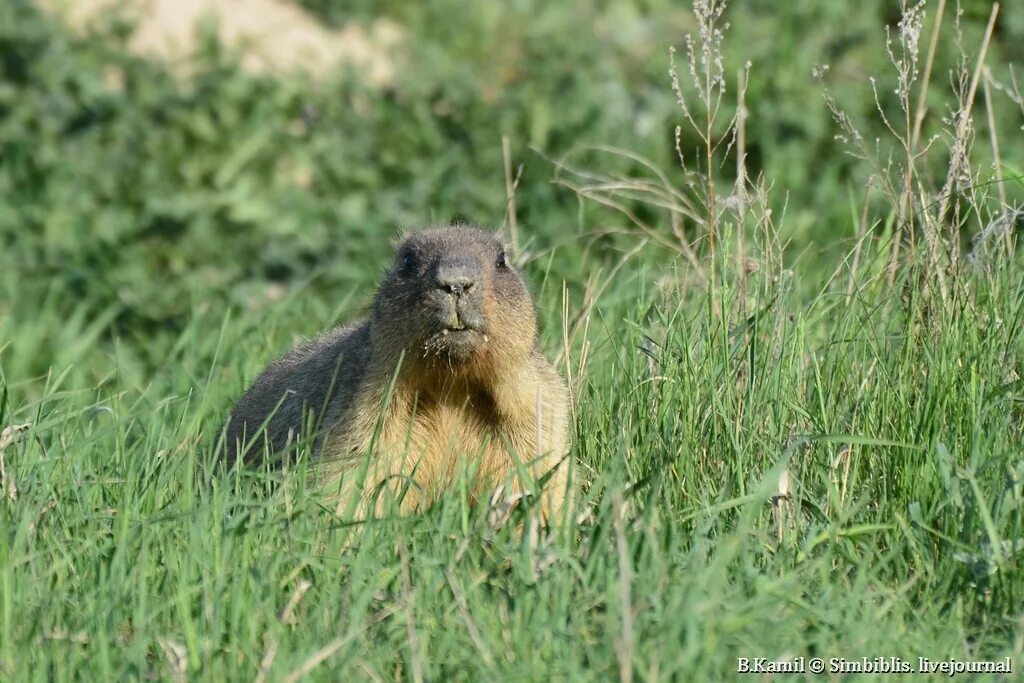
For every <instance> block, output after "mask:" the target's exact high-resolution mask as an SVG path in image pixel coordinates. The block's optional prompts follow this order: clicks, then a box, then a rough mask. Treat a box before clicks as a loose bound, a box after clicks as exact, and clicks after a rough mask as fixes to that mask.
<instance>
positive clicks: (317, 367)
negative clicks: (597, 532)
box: [225, 226, 569, 520]
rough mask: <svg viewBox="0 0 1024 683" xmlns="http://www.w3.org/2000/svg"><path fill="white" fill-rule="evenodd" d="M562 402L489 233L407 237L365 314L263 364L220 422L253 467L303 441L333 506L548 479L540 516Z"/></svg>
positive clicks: (565, 424)
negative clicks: (461, 480) (462, 484)
mask: <svg viewBox="0 0 1024 683" xmlns="http://www.w3.org/2000/svg"><path fill="white" fill-rule="evenodd" d="M568 408H569V396H568V390H567V388H566V385H565V383H564V381H563V380H562V378H561V377H560V376H559V374H558V372H557V371H556V370H555V369H554V367H553V366H552V365H551V364H550V363H549V362H548V361H547V360H546V359H545V358H544V356H543V355H542V354H541V352H540V351H539V350H538V348H537V339H536V317H535V313H534V308H533V300H532V298H531V297H530V294H529V291H528V290H527V288H526V285H525V284H524V282H523V280H522V278H521V277H520V275H519V273H518V272H516V270H515V269H514V268H513V267H512V265H511V264H510V263H509V261H508V257H507V254H506V249H505V245H504V244H503V242H502V241H501V240H500V239H499V238H498V237H497V236H496V235H495V234H494V233H492V232H489V231H486V230H483V229H480V228H475V227H467V226H451V227H441V228H433V229H428V230H424V231H421V232H415V233H412V234H410V235H408V236H406V237H405V238H404V239H403V240H402V241H401V242H400V243H399V244H398V246H397V248H396V253H395V259H394V263H393V264H392V266H391V268H390V269H389V270H388V272H387V273H386V275H385V276H384V279H383V281H382V283H381V284H380V287H379V289H378V291H377V294H376V298H375V300H374V302H373V307H372V311H371V313H370V315H369V317H368V318H366V319H363V320H360V321H357V322H354V323H352V324H349V325H346V326H343V327H339V328H336V329H334V330H332V331H330V332H327V333H326V334H324V335H322V336H320V337H319V338H317V339H314V340H313V341H311V342H309V343H306V344H303V345H301V346H298V347H297V348H294V349H292V350H291V351H290V352H289V353H288V354H286V355H285V356H284V357H283V358H281V359H279V360H277V361H275V362H273V363H271V365H270V366H269V367H268V368H267V369H266V370H264V371H263V373H262V374H261V375H260V376H259V377H258V378H257V379H256V381H255V382H254V383H253V385H252V386H251V387H250V388H249V390H248V391H246V392H245V394H244V395H243V396H242V398H241V400H239V402H238V404H237V405H236V406H235V407H234V409H233V410H232V412H231V416H230V418H229V419H228V424H227V426H226V428H225V431H226V438H227V449H226V450H227V457H228V458H229V459H230V460H232V461H233V460H234V459H236V458H239V457H241V458H244V459H245V460H246V461H249V462H251V461H252V460H254V459H255V458H256V457H257V456H260V455H263V454H266V453H272V454H278V455H281V456H284V457H286V455H285V451H287V450H288V449H289V447H290V446H292V445H293V444H294V443H295V442H297V441H298V440H299V439H300V437H301V436H302V435H306V436H308V437H309V439H310V444H311V447H312V453H313V457H314V458H315V460H316V462H317V466H316V469H317V470H318V471H319V472H320V475H319V477H318V478H319V479H320V481H321V483H323V484H324V485H325V490H329V491H332V492H334V491H336V492H337V493H338V498H337V500H336V501H332V502H333V503H334V504H335V505H336V508H337V510H338V512H346V511H349V512H357V513H361V514H366V513H370V512H380V511H381V509H382V508H381V502H382V499H383V498H384V496H381V495H380V494H381V493H382V492H390V493H391V495H396V494H397V495H399V496H400V497H401V498H400V500H401V502H400V510H401V511H402V512H403V513H405V512H411V511H414V510H418V509H423V508H424V507H426V506H428V505H429V504H431V503H432V502H434V501H435V500H436V499H437V498H438V497H439V495H440V494H441V493H443V492H444V491H445V490H446V489H448V488H449V487H451V486H452V485H453V484H454V483H455V481H456V477H457V476H459V475H460V473H462V474H463V475H464V476H468V477H469V479H467V480H465V481H468V482H469V483H470V490H469V493H470V496H471V501H473V502H478V501H486V500H487V498H488V497H489V496H490V495H491V494H492V492H493V491H494V490H495V489H496V488H497V487H498V486H504V487H505V489H504V490H505V491H506V492H509V493H511V492H522V491H524V490H529V488H530V487H532V486H533V485H534V484H535V483H538V482H541V481H544V482H545V484H544V489H543V493H542V495H541V498H540V501H539V502H540V505H539V509H540V512H541V514H542V515H543V516H544V517H545V518H547V519H548V520H551V519H552V517H553V516H554V515H555V514H556V513H557V512H558V511H559V510H560V509H561V508H562V506H563V503H564V501H565V499H566V496H567V493H568V492H567V486H568V481H567V480H568V476H567V475H568V468H569V463H568V450H569V411H568Z"/></svg>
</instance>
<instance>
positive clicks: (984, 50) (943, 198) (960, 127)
mask: <svg viewBox="0 0 1024 683" xmlns="http://www.w3.org/2000/svg"><path fill="white" fill-rule="evenodd" d="M998 15H999V3H998V2H996V3H993V5H992V12H991V13H990V14H989V17H988V25H987V26H986V27H985V37H984V38H983V39H982V41H981V51H980V52H979V53H978V62H977V64H976V65H975V67H974V75H973V76H972V77H971V85H970V87H969V88H968V90H967V97H966V99H965V100H964V104H963V110H962V111H961V112H960V113H959V117H958V118H957V124H956V131H955V134H956V137H957V139H961V138H962V137H964V136H966V135H967V130H968V122H969V121H970V120H971V110H972V109H973V108H974V96H975V94H976V93H977V92H978V82H979V81H980V80H981V73H982V69H983V68H984V66H985V57H986V56H987V55H988V46H989V44H990V43H991V42H992V31H993V30H994V29H995V26H996V17H997V16H998ZM954 182H955V176H954V174H953V173H950V174H949V176H948V177H947V178H946V184H945V186H944V187H943V188H942V194H941V195H940V197H939V202H940V204H939V212H938V214H937V215H936V221H935V223H936V226H941V225H942V221H943V220H944V219H945V217H946V212H947V211H949V205H950V202H951V201H952V197H953V183H954ZM952 261H953V264H952V265H953V266H954V267H955V266H956V265H957V263H956V261H957V259H956V256H955V254H954V255H953V258H952Z"/></svg>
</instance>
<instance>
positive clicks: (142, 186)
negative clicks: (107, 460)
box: [0, 0, 1024, 379]
mask: <svg viewBox="0 0 1024 683" xmlns="http://www.w3.org/2000/svg"><path fill="white" fill-rule="evenodd" d="M301 5H302V6H303V7H304V8H305V9H306V10H308V11H309V12H311V13H312V14H313V15H314V16H316V17H317V18H318V19H320V20H321V21H323V22H324V23H325V24H326V25H359V24H360V23H362V24H366V23H368V22H370V21H372V20H374V19H376V18H378V17H380V16H386V17H388V18H389V19H391V20H393V21H394V22H396V24H397V25H399V26H401V27H402V28H403V30H404V31H405V32H406V37H407V39H406V40H405V41H404V43H403V45H402V46H401V48H400V50H398V51H397V52H396V63H397V65H398V68H397V72H396V76H395V78H394V79H393V80H392V81H391V82H390V83H389V84H388V85H386V86H384V87H371V86H369V85H367V84H365V83H364V82H363V81H362V79H360V76H359V74H358V73H357V72H355V71H353V70H348V69H339V70H338V72H337V73H335V74H332V75H330V76H329V77H327V78H323V79H319V80H313V79H310V78H304V77H302V76H299V75H295V76H289V77H274V76H267V75H263V76H255V75H252V74H249V73H246V72H244V71H243V70H242V69H241V68H240V66H239V55H238V54H237V52H236V51H232V50H228V49H225V48H223V47H222V46H220V45H218V44H217V41H216V39H215V38H214V37H213V35H212V34H210V35H209V36H207V37H206V39H205V40H204V41H203V42H202V49H201V50H200V52H199V54H198V55H196V56H195V58H194V60H193V61H194V63H193V64H191V65H190V66H191V72H192V74H193V75H192V76H191V77H190V78H187V79H183V78H180V77H178V76H175V75H174V74H172V73H171V72H170V71H169V70H168V68H167V66H166V65H164V64H160V63H157V62H155V61H151V60H146V59H142V58H138V57H134V56H131V55H130V54H129V53H128V52H127V51H126V49H125V45H126V42H127V40H128V36H129V35H130V27H129V26H128V25H126V24H125V23H124V22H119V21H111V22H109V24H108V25H106V26H105V27H104V28H103V29H102V30H101V31H100V32H99V33H98V34H96V33H94V34H90V35H81V34H75V33H72V32H70V31H69V30H68V29H67V28H65V27H64V26H63V25H62V24H61V23H60V22H58V21H57V20H55V19H53V18H52V17H50V16H48V15H46V14H44V13H42V12H41V11H40V10H39V9H38V8H37V7H36V5H35V4H33V3H32V2H29V0H5V2H3V3H0V318H4V319H6V320H5V321H4V322H0V348H2V347H3V346H4V342H3V339H2V336H5V335H3V333H4V332H6V335H10V334H11V331H12V330H14V329H18V330H19V332H21V333H22V334H25V330H26V329H28V328H30V327H31V326H32V325H33V320H34V319H35V318H36V317H37V315H38V312H39V310H41V308H45V307H51V308H54V309H56V310H58V311H59V312H60V314H61V315H62V316H64V318H65V320H66V322H67V324H66V325H65V326H63V328H62V329H51V328H52V326H48V327H45V328H44V327H43V326H40V329H39V330H38V334H37V335H36V337H35V338H36V340H37V342H38V343H37V344H35V345H33V346H32V347H31V348H25V345H22V348H21V349H8V350H7V351H6V353H7V355H8V360H9V361H10V358H11V357H12V356H17V361H16V362H14V361H11V362H10V363H9V364H8V368H11V367H16V368H17V369H18V374H19V375H20V378H21V379H25V378H27V377H29V376H34V375H36V376H38V375H41V374H43V373H45V372H46V371H47V369H48V368H49V367H51V366H52V365H54V364H55V361H56V360H57V359H63V360H69V358H67V356H66V352H67V349H68V347H69V340H71V339H73V340H76V341H75V344H72V346H75V347H76V348H77V347H79V346H81V347H83V348H82V349H81V352H82V353H93V352H96V350H97V349H98V350H99V352H101V353H102V352H104V351H103V349H105V348H108V347H109V345H111V344H113V343H114V340H120V341H121V343H122V349H121V353H122V354H124V355H125V356H126V357H128V358H129V359H131V361H132V362H133V363H134V364H135V366H136V367H137V368H138V369H139V371H140V373H142V376H145V375H146V373H148V372H150V371H151V370H152V369H154V368H157V367H159V366H160V365H161V364H162V363H163V362H164V359H165V358H166V355H167V353H168V350H169V345H171V344H172V343H174V341H175V340H176V339H179V337H180V335H181V333H182V330H183V329H184V328H185V327H186V326H187V324H188V321H189V316H190V315H191V312H192V311H193V310H194V309H195V307H196V305H197V303H199V304H202V306H203V309H202V310H208V311H210V312H211V314H212V315H214V316H221V315H223V314H224V312H225V311H227V310H228V308H229V307H231V306H242V307H245V308H249V309H257V310H258V309H259V308H261V307H263V306H266V305H267V304H268V303H270V302H272V301H273V300H275V299H279V298H281V297H282V296H286V295H287V294H288V292H291V291H294V288H295V287H297V286H300V285H301V287H302V291H303V297H307V298H311V299H312V300H313V301H316V302H322V304H323V305H322V307H321V309H320V313H319V314H318V315H319V317H320V318H321V320H320V322H325V321H326V322H331V321H329V320H326V319H327V318H331V317H345V316H349V315H352V314H353V313H354V312H355V311H356V310H357V309H358V308H359V307H360V305H363V304H365V302H366V301H367V300H368V297H369V295H370V290H369V289H368V286H369V285H370V283H372V282H373V281H374V280H375V279H376V277H377V276H378V274H379V272H380V268H381V267H382V264H383V263H386V260H387V252H388V248H389V242H390V240H391V239H392V238H393V237H394V235H395V234H396V232H397V231H398V230H400V229H403V228H409V227H414V226H419V225H423V224H426V223H431V222H437V221H445V220H448V219H450V218H453V217H460V218H468V219H470V220H474V221H478V222H481V223H486V224H492V225H501V224H502V223H503V221H504V219H505V216H506V205H507V202H506V191H505V178H504V171H503V161H504V160H503V154H502V138H503V137H507V138H508V139H509V142H510V150H511V162H512V167H513V169H514V170H515V169H517V168H520V169H521V171H520V172H521V176H520V177H519V181H518V185H517V188H516V209H517V216H518V221H519V224H520V226H521V232H522V234H523V235H524V236H525V237H526V239H525V241H526V243H527V244H526V247H527V251H528V253H529V254H531V255H533V256H535V257H536V256H538V255H540V254H544V255H545V258H535V259H534V260H533V263H535V264H539V265H537V267H533V266H531V267H530V269H529V270H530V274H531V277H533V278H535V280H536V279H538V278H540V277H541V270H542V269H543V270H546V269H550V273H549V275H550V276H551V277H552V278H553V279H554V281H555V282H560V281H561V280H562V279H565V280H567V281H568V282H569V283H570V285H569V286H570V289H571V290H572V289H574V288H577V287H578V283H580V282H581V281H582V279H583V278H584V275H585V272H586V270H587V269H588V268H591V267H593V264H594V263H595V261H592V260H585V259H582V258H581V257H580V254H581V250H579V249H554V250H552V251H551V252H550V256H551V258H550V259H549V258H547V255H548V252H547V251H546V250H548V249H551V248H552V247H558V246H560V245H566V244H570V243H573V242H575V241H576V240H577V239H578V238H579V237H580V236H584V237H588V238H591V239H588V240H587V241H586V242H585V244H586V245H587V246H588V254H589V258H593V259H599V260H600V259H609V260H613V259H617V258H618V254H617V251H618V250H619V249H620V248H621V242H620V241H617V240H616V239H612V238H607V237H603V236H602V235H604V234H605V233H604V232H602V230H603V229H605V228H613V227H617V226H624V227H625V226H626V224H625V223H624V221H623V219H622V218H621V217H620V216H618V215H617V214H614V213H610V212H608V211H607V210H606V209H603V208H602V207H600V206H598V205H596V204H594V203H589V202H582V203H581V202H580V200H579V199H578V198H577V197H576V195H574V194H573V192H571V191H570V190H567V189H565V188H563V187H559V186H557V185H555V184H553V183H552V182H551V178H552V175H553V169H554V165H553V164H554V160H557V159H558V158H560V157H562V156H563V155H565V154H568V153H570V152H574V151H578V150H580V149H582V148H585V147H587V146H590V145H610V146H616V147H620V148H623V149H627V150H630V151H631V152H632V153H635V154H637V155H641V156H643V157H645V158H647V159H649V160H650V161H651V162H652V163H653V164H655V165H656V166H658V167H659V168H661V169H662V170H664V171H665V172H666V173H667V174H668V177H669V178H670V179H673V180H678V182H679V184H680V186H682V185H683V184H684V183H683V173H682V170H681V169H680V168H679V163H678V158H677V154H676V151H675V149H674V129H675V126H676V125H677V124H679V123H681V121H682V115H681V113H680V111H679V108H678V106H677V104H676V102H675V96H674V94H673V92H672V90H671V88H670V82H669V78H668V68H669V62H668V59H669V47H670V46H672V45H677V46H679V45H681V43H682V38H683V36H684V35H685V34H686V33H687V32H691V31H693V30H694V29H695V25H694V23H693V17H692V14H691V11H690V10H689V8H687V7H685V6H681V5H679V3H673V2H668V1H667V0H635V1H624V0H605V1H597V0H574V1H573V2H565V3H549V2H541V1H539V0H517V1H514V2H481V3H464V2H456V1H454V0H433V1H432V2H423V3H407V2H397V1H388V2H380V3H378V2H340V1H337V0H301ZM962 8H963V15H962V19H961V24H962V29H963V33H964V38H963V42H964V44H965V45H966V46H969V47H971V48H974V47H975V46H976V45H977V44H978V43H979V42H980V35H981V33H982V31H983V28H984V25H985V22H986V20H987V18H988V12H989V8H990V3H989V2H987V1H986V0H969V1H966V2H964V3H963V4H962ZM951 11H952V10H951ZM726 17H727V20H728V22H729V24H730V29H729V31H728V34H727V38H726V44H725V53H726V55H727V57H728V58H729V59H730V62H729V63H728V64H727V65H726V73H727V74H730V75H732V74H736V73H737V72H738V71H739V70H740V69H741V68H742V67H743V65H744V63H746V62H748V61H749V62H750V64H751V70H750V77H749V86H748V89H747V93H746V101H747V107H748V109H749V111H750V117H749V119H748V120H747V150H748V155H749V158H748V169H749V172H750V173H751V174H752V175H757V174H763V175H764V177H765V178H767V179H769V181H770V182H771V183H772V185H773V190H772V195H771V201H772V202H773V203H774V205H775V206H777V207H778V208H779V209H780V210H781V209H785V221H784V222H783V224H782V229H783V234H782V237H783V240H784V242H785V243H786V244H787V254H788V255H789V256H788V258H797V257H799V255H800V254H805V253H807V252H808V250H812V251H813V252H815V253H818V252H821V251H823V250H831V249H839V250H843V249H847V248H849V245H850V244H851V242H852V240H853V228H852V227H851V224H850V204H849V202H848V201H847V199H848V197H850V196H851V193H852V194H853V195H857V196H862V195H863V191H864V190H863V188H864V183H865V179H866V178H867V174H868V172H869V171H870V168H868V167H867V166H866V165H865V164H863V163H862V162H860V161H858V160H857V159H854V158H852V157H851V156H850V155H848V154H846V151H847V150H846V148H844V146H843V144H842V143H841V142H840V141H837V140H836V139H835V136H836V132H837V131H836V126H835V124H834V122H833V121H832V118H831V116H830V114H829V112H828V110H827V109H826V107H825V105H824V101H823V98H822V84H820V83H818V82H816V81H815V80H814V79H813V78H812V75H811V72H812V69H814V67H816V66H819V65H823V64H827V65H829V67H830V68H829V71H828V75H827V87H828V88H829V89H830V91H831V92H832V93H833V94H834V96H835V97H836V99H837V100H838V102H839V103H840V105H841V106H842V107H843V108H844V109H845V110H846V111H847V112H849V113H850V115H851V117H853V119H854V120H856V121H857V122H858V124H859V125H862V126H863V129H862V130H863V131H864V132H865V137H866V138H867V139H869V140H870V139H873V138H875V137H885V138H890V137H891V136H889V135H887V134H884V130H883V128H882V122H881V120H880V117H879V116H878V115H877V112H876V111H875V109H876V107H875V101H874V97H873V95H872V91H871V87H870V84H869V78H870V77H872V76H876V77H878V78H879V83H880V84H881V87H880V88H879V90H880V92H881V93H882V97H883V106H888V104H887V102H886V97H887V95H886V93H891V86H886V85H884V84H886V83H891V82H893V81H894V76H893V73H892V66H891V65H890V64H889V61H888V57H887V55H886V51H885V41H884V35H885V34H884V29H885V27H886V26H889V27H890V28H891V27H893V26H895V22H897V21H898V19H899V5H898V3H895V2H885V3H823V2H791V3H777V2H771V1H768V0H737V1H736V2H734V3H732V5H731V6H730V7H729V8H728V12H727V15H726ZM929 20H930V18H929ZM200 30H201V29H200ZM928 30H930V28H929V27H928V26H927V25H926V31H928ZM1022 45H1024V5H1021V3H1006V4H1005V7H1004V8H1003V11H1002V13H1001V15H1000V19H999V23H998V25H997V31H996V35H995V42H994V44H993V46H992V48H991V52H990V57H989V60H988V61H989V63H990V64H995V65H1004V64H1007V63H1008V62H1009V61H1011V60H1013V59H1018V60H1019V59H1020V58H1021V57H1024V48H1022V47H1021V46H1022ZM923 51H924V48H923V47H922V52H923ZM958 59H959V55H958V54H956V52H955V51H953V50H946V49H944V50H942V51H940V54H939V55H938V60H937V61H938V64H937V66H936V70H935V74H936V75H935V78H934V86H933V87H932V92H931V94H932V95H933V97H934V99H935V102H936V106H935V108H934V109H933V111H932V112H931V113H930V116H929V120H928V121H927V122H926V132H927V134H932V133H934V132H935V131H937V130H938V129H939V127H941V117H942V116H943V115H944V114H947V113H948V111H946V109H948V106H947V105H945V104H942V103H945V102H948V101H949V100H950V97H949V82H948V76H947V74H948V70H949V69H950V68H951V67H952V66H954V65H955V64H956V63H957V60H958ZM1001 68H1003V67H998V66H997V67H994V70H995V76H996V78H1003V79H1005V78H1006V77H1007V73H1006V72H1005V71H1004V72H1000V69H1001ZM995 102H996V103H997V105H998V106H997V107H996V110H995V111H994V116H995V119H996V120H997V121H998V122H999V125H1000V126H1002V130H1003V131H1007V130H1009V131H1019V130H1020V127H1021V111H1020V109H1019V108H1018V107H1017V106H1016V105H1015V104H1014V103H1012V102H1010V101H1009V100H1008V99H1007V98H1005V97H1003V96H1002V95H997V97H996V99H995ZM983 106H984V103H983V102H980V101H979V102H978V103H977V105H976V112H980V111H981V107H983ZM976 119H977V120H978V121H979V122H983V121H984V119H985V117H984V116H981V115H980V113H979V114H978V115H977V116H976ZM722 123H723V125H724V123H725V119H723V121H722ZM985 135H986V133H985V131H984V130H979V132H978V134H977V137H978V139H979V140H984V139H985ZM683 144H684V146H686V145H692V144H693V141H692V140H689V139H687V138H686V137H685V136H684V139H683ZM887 144H888V143H887ZM1001 145H1002V146H1003V158H1004V159H1005V160H1007V163H1008V166H1011V165H1012V164H1013V163H1014V162H1015V160H1018V159H1020V158H1021V156H1022V153H1024V136H1020V135H1016V136H1007V135H1005V134H1004V136H1003V138H1002V139H1001ZM987 150H988V147H987V145H984V144H978V145H976V154H978V155H979V156H980V157H981V159H980V163H981V164H982V166H984V163H985V159H984V156H985V155H986V154H988V151H987ZM937 161H938V162H942V161H943V160H942V159H939V160H937ZM609 163H617V164H622V163H627V166H629V165H631V166H632V168H628V167H625V168H622V169H621V170H622V171H623V172H639V171H642V167H641V166H640V165H639V164H628V162H624V161H623V160H622V159H615V160H612V162H609ZM715 173H716V175H721V176H722V178H723V180H724V181H726V182H728V181H730V180H731V178H730V176H731V175H732V174H733V169H732V167H731V166H729V165H728V164H724V165H723V166H722V167H721V168H719V169H715ZM1018 185H1019V183H1018ZM634 208H635V210H636V211H637V212H638V214H639V215H640V216H641V217H642V218H643V219H644V220H645V221H648V222H649V223H651V224H652V225H655V226H657V227H659V228H662V227H666V226H665V218H664V216H662V215H660V214H659V213H657V212H656V211H655V210H654V209H652V208H651V207H650V206H649V205H641V204H638V205H637V206H636V207H634ZM691 227H692V226H691ZM692 229H693V231H694V233H695V234H696V228H692ZM666 230H667V227H666ZM650 257H651V258H653V259H655V260H656V261H657V260H658V259H661V260H662V262H665V261H667V260H668V259H670V258H677V255H676V254H673V253H671V252H665V253H664V254H660V255H659V254H658V253H657V252H653V254H652V255H651V256H650ZM597 262H600V261H597ZM806 266H807V267H810V268H813V267H814V263H813V259H812V260H811V262H810V263H808V264H806ZM652 277H654V276H653V275H652ZM553 289H555V290H557V289H558V287H555V288H553ZM355 291H359V292H362V293H359V294H355V295H353V292H355ZM342 301H344V302H345V305H344V306H342V304H341V303H340V302H342ZM319 326H320V325H315V326H313V328H314V329H315V328H316V327H319ZM22 338H25V337H22ZM86 342H88V343H86ZM93 342H95V344H93ZM97 345H98V346H97ZM61 354H65V355H61ZM96 372H97V373H99V374H102V372H103V371H102V370H97V371H96ZM93 379H99V377H94V378H93Z"/></svg>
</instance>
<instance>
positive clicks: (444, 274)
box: [436, 268, 476, 296]
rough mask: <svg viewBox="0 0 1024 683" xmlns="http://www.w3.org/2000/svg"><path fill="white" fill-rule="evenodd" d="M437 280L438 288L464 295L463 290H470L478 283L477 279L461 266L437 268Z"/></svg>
mask: <svg viewBox="0 0 1024 683" xmlns="http://www.w3.org/2000/svg"><path fill="white" fill-rule="evenodd" d="M436 282H437V288H438V289H441V290H444V291H445V292H449V293H451V294H454V295H455V296H462V293H463V292H468V291H469V290H471V289H473V285H475V284H476V280H475V279H474V278H473V277H472V276H471V275H470V274H469V273H467V272H466V271H465V270H463V269H461V268H459V269H448V268H439V269H438V270H437V278H436Z"/></svg>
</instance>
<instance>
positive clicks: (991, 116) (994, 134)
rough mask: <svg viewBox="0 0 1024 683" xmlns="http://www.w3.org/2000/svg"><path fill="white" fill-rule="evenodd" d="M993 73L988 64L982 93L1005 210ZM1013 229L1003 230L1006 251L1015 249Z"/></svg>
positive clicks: (1000, 206) (998, 186) (994, 164)
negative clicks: (992, 83)
mask: <svg viewBox="0 0 1024 683" xmlns="http://www.w3.org/2000/svg"><path fill="white" fill-rule="evenodd" d="M991 78H992V74H991V72H990V71H989V68H988V67H987V66H986V67H985V71H984V74H983V75H982V81H981V86H982V93H983V94H984V95H985V113H986V114H987V116H988V139H989V143H990V144H991V145H992V165H993V170H994V172H995V181H996V192H997V193H998V194H999V208H1000V209H1001V210H1005V209H1007V208H1008V206H1007V204H1006V187H1005V185H1004V184H1003V160H1002V156H1001V155H1000V154H999V133H998V131H997V130H996V114H995V111H994V109H995V105H994V103H993V102H992V90H991V88H990V87H989V80H991ZM1012 232H1013V231H1012V230H1005V231H1004V232H1003V240H1004V244H1003V246H1005V247H1006V253H1007V254H1010V253H1011V252H1012V251H1013V236H1012Z"/></svg>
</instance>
